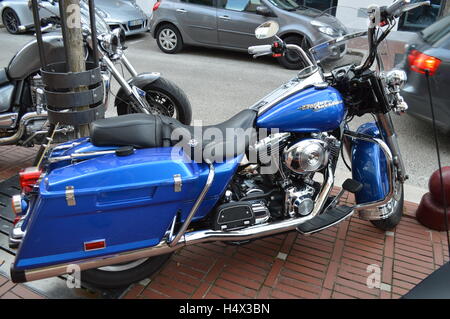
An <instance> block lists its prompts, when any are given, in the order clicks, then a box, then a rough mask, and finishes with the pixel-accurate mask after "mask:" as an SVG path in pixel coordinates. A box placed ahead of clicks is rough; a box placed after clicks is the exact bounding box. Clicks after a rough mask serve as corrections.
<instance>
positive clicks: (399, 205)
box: [371, 182, 404, 231]
mask: <svg viewBox="0 0 450 319" xmlns="http://www.w3.org/2000/svg"><path fill="white" fill-rule="evenodd" d="M403 202H404V194H403V184H402V183H400V182H397V183H396V185H395V189H394V196H393V198H392V199H391V200H390V201H389V202H388V203H387V204H386V208H385V209H387V210H388V211H389V212H392V214H391V215H390V216H389V217H388V218H385V219H380V220H371V222H372V224H373V225H374V226H375V227H376V228H378V229H381V230H384V231H386V230H391V229H393V228H395V227H396V226H397V225H398V223H400V220H401V218H402V216H403Z"/></svg>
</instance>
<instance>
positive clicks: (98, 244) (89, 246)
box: [84, 239, 106, 251]
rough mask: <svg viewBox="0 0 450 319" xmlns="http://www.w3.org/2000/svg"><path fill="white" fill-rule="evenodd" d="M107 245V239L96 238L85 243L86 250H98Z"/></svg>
mask: <svg viewBox="0 0 450 319" xmlns="http://www.w3.org/2000/svg"><path fill="white" fill-rule="evenodd" d="M105 247H106V244H105V240H104V239H102V240H95V241H90V242H87V243H84V250H86V251H88V250H96V249H103V248H105Z"/></svg>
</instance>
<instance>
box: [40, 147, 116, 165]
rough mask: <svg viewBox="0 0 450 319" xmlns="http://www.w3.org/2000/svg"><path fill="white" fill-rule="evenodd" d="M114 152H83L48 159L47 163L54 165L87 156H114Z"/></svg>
mask: <svg viewBox="0 0 450 319" xmlns="http://www.w3.org/2000/svg"><path fill="white" fill-rule="evenodd" d="M115 153H116V150H111V151H97V152H83V153H81V152H80V153H73V154H70V155H66V156H59V157H52V158H49V159H48V162H49V163H55V162H59V161H68V160H74V159H77V158H85V157H89V156H100V155H107V154H115Z"/></svg>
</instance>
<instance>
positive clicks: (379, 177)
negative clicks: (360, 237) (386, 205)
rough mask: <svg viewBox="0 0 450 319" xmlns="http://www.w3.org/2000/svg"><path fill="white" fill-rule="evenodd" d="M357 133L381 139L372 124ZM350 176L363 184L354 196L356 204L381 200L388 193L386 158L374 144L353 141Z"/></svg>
mask: <svg viewBox="0 0 450 319" xmlns="http://www.w3.org/2000/svg"><path fill="white" fill-rule="evenodd" d="M357 132H358V133H362V134H366V135H370V136H372V137H376V138H381V134H380V130H379V129H378V126H377V125H376V123H374V122H370V123H365V124H363V125H361V126H360V127H359V128H358V130H357ZM352 175H353V179H354V180H357V181H359V182H360V183H362V184H363V189H362V190H361V191H359V192H358V193H356V194H355V199H356V203H357V204H363V203H368V202H373V201H378V200H382V199H383V198H385V196H386V195H387V194H388V192H389V178H388V171H387V163H386V157H385V155H384V153H383V151H382V150H381V148H380V146H378V145H377V144H375V143H371V142H365V141H362V140H354V141H353V143H352Z"/></svg>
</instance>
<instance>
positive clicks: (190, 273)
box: [0, 147, 449, 299]
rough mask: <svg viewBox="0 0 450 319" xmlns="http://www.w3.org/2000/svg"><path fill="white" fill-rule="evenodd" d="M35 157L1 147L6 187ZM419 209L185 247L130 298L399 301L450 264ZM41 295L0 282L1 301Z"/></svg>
mask: <svg viewBox="0 0 450 319" xmlns="http://www.w3.org/2000/svg"><path fill="white" fill-rule="evenodd" d="M35 152H36V150H33V149H25V148H19V147H0V180H2V179H6V178H9V177H11V176H13V175H14V174H16V173H17V172H18V170H19V169H20V168H22V167H25V166H27V165H31V162H32V161H33V158H34V154H35ZM337 191H338V188H335V189H334V192H337ZM418 200H419V199H418ZM418 200H417V201H418ZM343 201H345V202H347V203H351V202H352V201H353V196H350V198H343ZM416 208H417V204H414V203H411V202H405V207H404V214H405V215H404V217H403V219H402V221H401V223H400V225H398V226H397V228H396V229H395V231H393V232H386V233H385V232H382V231H380V230H378V229H376V228H375V227H374V226H372V224H371V223H370V222H367V221H363V220H360V219H359V218H357V217H356V216H354V217H352V218H351V219H349V220H346V221H344V222H342V223H340V224H339V225H338V226H334V227H332V228H329V229H327V230H325V231H322V232H320V233H317V234H315V235H312V236H308V237H306V236H302V235H300V234H298V233H296V232H290V233H287V234H282V235H278V236H275V237H270V238H265V239H261V240H257V241H253V242H251V243H249V244H246V245H242V246H229V245H226V244H223V243H209V244H202V245H196V246H190V247H186V248H184V249H182V250H180V251H177V252H176V253H174V254H173V256H172V257H171V258H170V260H169V261H168V262H167V264H166V265H165V266H164V267H163V268H162V269H161V270H160V271H159V272H158V273H156V274H154V275H153V276H152V277H151V278H150V279H148V280H144V281H143V282H141V283H139V284H136V285H133V286H131V287H130V289H129V290H128V292H127V293H125V294H124V298H152V299H153V298H193V299H197V298H371V299H372V298H382V299H389V298H399V297H400V296H401V295H403V294H405V293H406V292H407V291H409V290H410V289H411V288H412V287H413V286H414V285H415V284H417V283H418V282H419V281H420V280H421V279H423V278H425V277H426V276H427V275H429V274H430V273H432V272H433V271H434V270H435V269H437V268H438V267H439V266H441V265H442V264H443V263H444V261H447V260H448V259H449V256H448V249H447V244H446V239H445V233H439V232H436V231H432V230H429V229H427V228H425V227H423V226H422V225H420V224H419V223H418V222H417V221H416V220H415V218H414V216H415V210H416ZM0 209H1V208H0ZM1 262H2V261H0V263H1ZM368 267H369V268H368ZM368 270H369V272H368ZM377 274H379V281H380V284H379V285H377V286H378V287H376V288H368V286H367V280H368V277H369V275H372V276H371V278H375V279H377V278H376V277H377ZM375 282H376V280H375ZM40 294H42V295H45V291H43V292H40ZM40 294H37V293H36V292H34V291H32V290H30V289H29V288H28V287H25V286H24V285H14V284H13V283H11V282H10V281H9V280H8V279H7V278H6V277H4V276H1V275H0V298H43V297H42V295H40Z"/></svg>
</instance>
